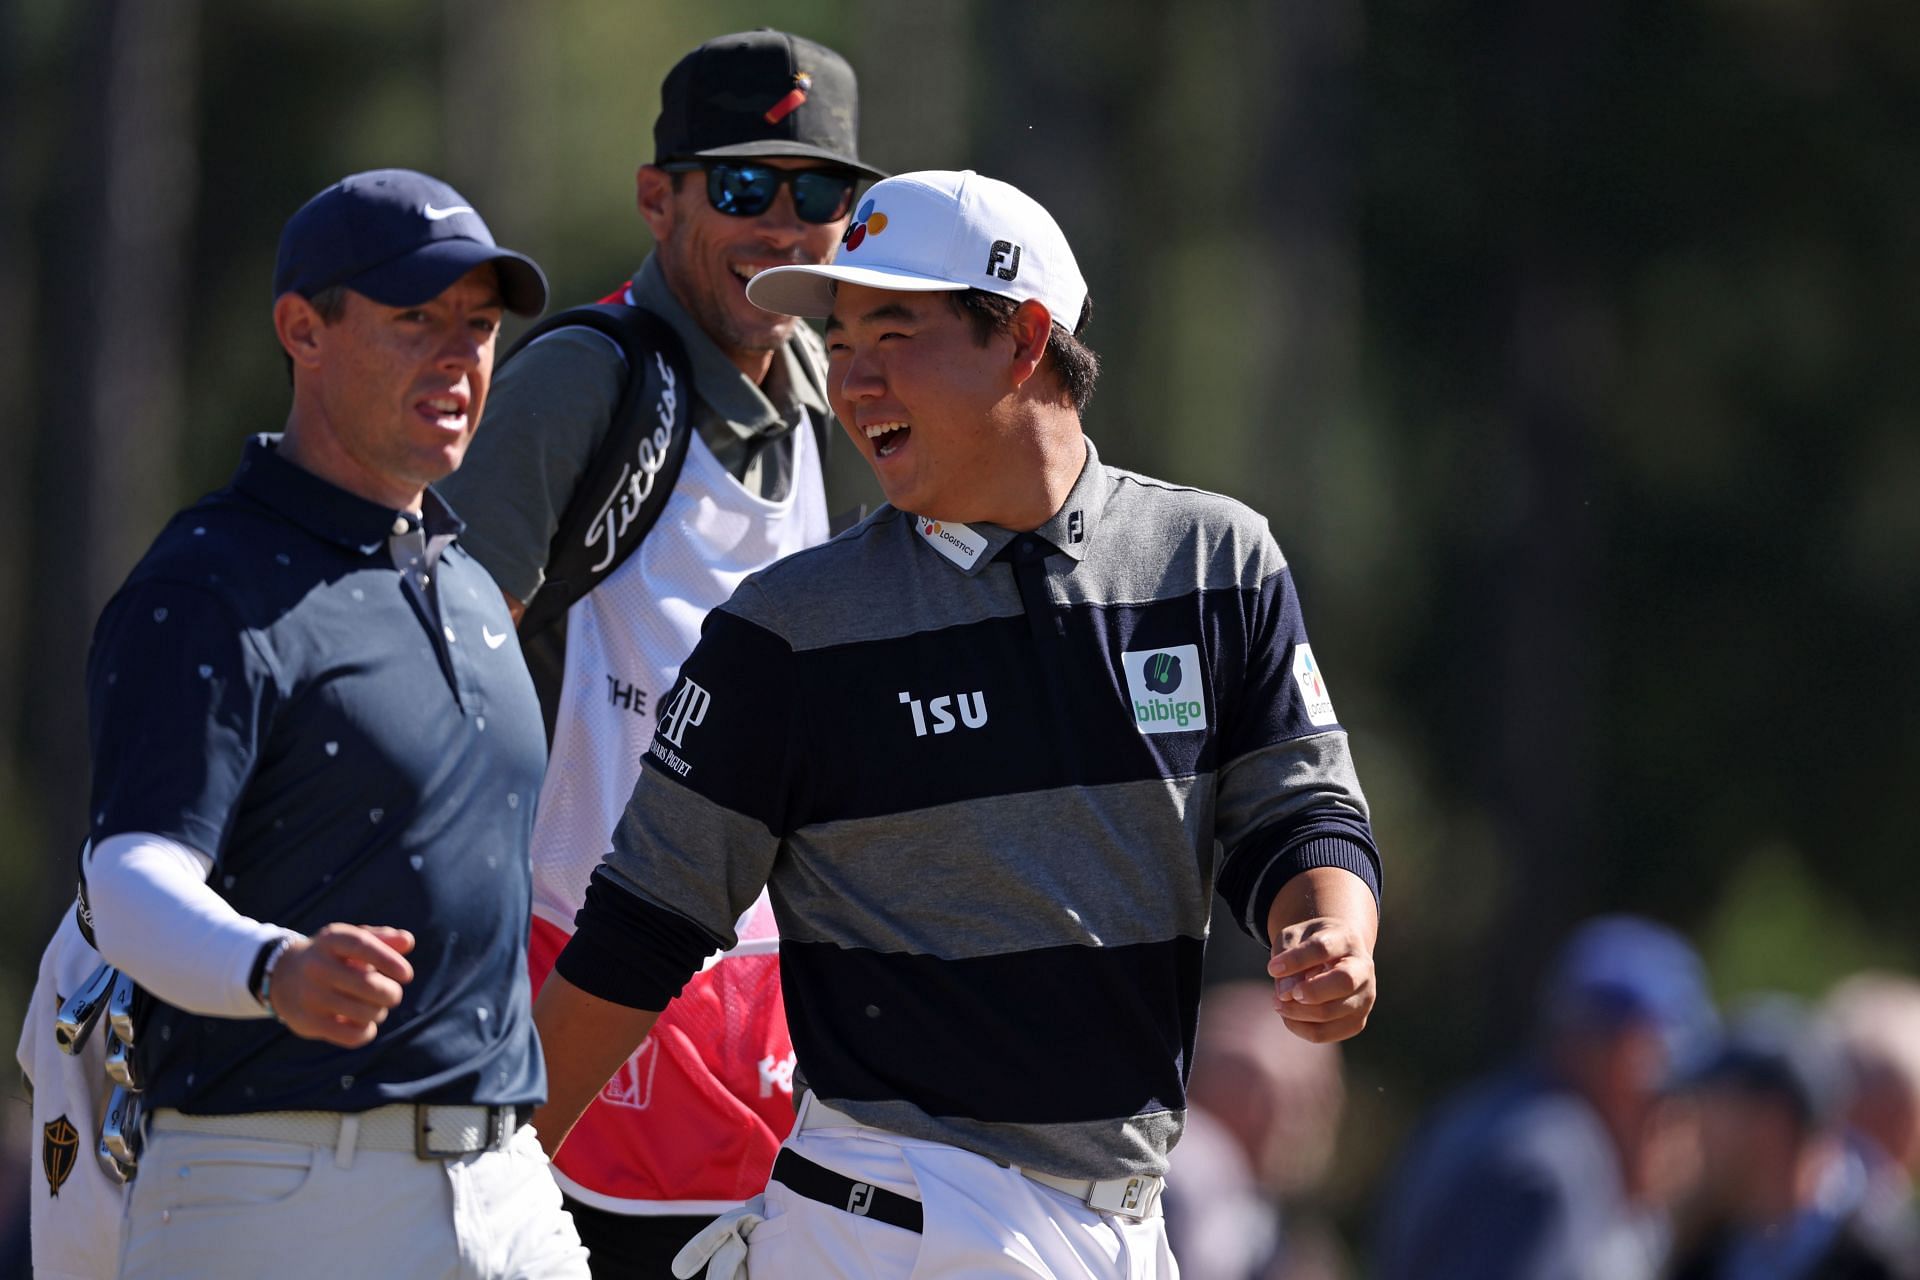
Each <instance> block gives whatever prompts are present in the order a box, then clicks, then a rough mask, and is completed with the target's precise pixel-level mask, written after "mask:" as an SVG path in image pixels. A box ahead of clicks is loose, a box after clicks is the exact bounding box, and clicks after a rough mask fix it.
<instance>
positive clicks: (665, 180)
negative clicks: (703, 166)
mask: <svg viewBox="0 0 1920 1280" xmlns="http://www.w3.org/2000/svg"><path fill="white" fill-rule="evenodd" d="M673 179H674V175H673V174H671V173H668V172H667V171H666V170H665V169H662V168H661V167H660V166H659V165H654V164H643V165H641V166H640V168H639V170H638V171H637V172H636V173H635V174H634V175H633V186H634V205H635V207H637V208H638V209H639V210H640V219H641V221H643V222H645V223H646V224H647V230H648V231H650V232H652V233H653V239H654V243H656V244H658V243H660V242H661V241H664V240H665V239H666V238H667V237H668V236H669V235H670V234H672V232H673V221H674V212H675V207H674V196H675V195H676V192H677V189H676V184H675V183H674V180H673Z"/></svg>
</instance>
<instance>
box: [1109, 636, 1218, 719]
mask: <svg viewBox="0 0 1920 1280" xmlns="http://www.w3.org/2000/svg"><path fill="white" fill-rule="evenodd" d="M1120 667H1121V669H1122V670H1123V671H1125V672H1126V675H1127V698H1128V701H1129V702H1131V703H1132V704H1133V722H1134V724H1135V725H1136V726H1138V727H1139V730H1140V732H1142V733H1192V732H1193V731H1195V730H1196V729H1204V728H1206V727H1207V695H1206V690H1205V687H1204V685H1203V683H1202V681H1201V677H1200V649H1199V646H1197V645H1191V644H1178V645H1174V646H1172V647H1171V648H1167V649H1142V650H1140V651H1138V652H1135V653H1123V654H1121V655H1120Z"/></svg>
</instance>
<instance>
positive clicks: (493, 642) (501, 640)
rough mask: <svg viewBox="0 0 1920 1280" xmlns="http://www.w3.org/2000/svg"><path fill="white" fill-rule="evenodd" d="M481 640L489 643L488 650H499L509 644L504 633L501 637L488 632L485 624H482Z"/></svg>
mask: <svg viewBox="0 0 1920 1280" xmlns="http://www.w3.org/2000/svg"><path fill="white" fill-rule="evenodd" d="M480 638H481V639H482V640H485V641H486V642H487V648H489V649H498V648H499V647H500V646H501V645H503V644H505V643H506V642H507V637H506V635H505V634H504V633H502V634H501V635H495V634H493V632H491V631H489V630H487V626H486V624H485V623H481V624H480Z"/></svg>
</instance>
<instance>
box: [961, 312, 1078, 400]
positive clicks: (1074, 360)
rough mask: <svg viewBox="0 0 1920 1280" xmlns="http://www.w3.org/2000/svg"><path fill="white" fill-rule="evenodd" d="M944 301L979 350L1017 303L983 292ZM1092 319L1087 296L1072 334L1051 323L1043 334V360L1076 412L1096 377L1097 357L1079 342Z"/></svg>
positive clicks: (1010, 316) (1010, 318)
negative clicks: (968, 328) (966, 325)
mask: <svg viewBox="0 0 1920 1280" xmlns="http://www.w3.org/2000/svg"><path fill="white" fill-rule="evenodd" d="M946 298H947V305H948V306H951V307H952V308H953V309H954V311H955V312H957V313H958V314H960V315H961V316H964V317H965V318H966V319H967V320H968V321H970V322H971V323H972V325H973V339H974V341H975V342H977V343H979V344H980V345H981V346H983V347H984V346H986V345H987V342H988V340H989V339H991V338H992V337H993V335H994V334H996V333H1005V332H1006V331H1007V329H1008V327H1009V326H1010V325H1011V324H1012V322H1013V313H1014V312H1015V311H1017V310H1019V308H1020V304H1019V302H1017V301H1016V300H1014V299H1012V298H1009V297H1007V296H1006V295H1005V294H999V293H988V292H987V291H986V290H985V289H968V290H965V291H964V292H953V293H948V294H947V295H946ZM1092 318H1093V295H1091V294H1089V295H1087V300H1086V301H1085V302H1084V303H1082V304H1081V306H1080V318H1079V319H1078V320H1076V321H1074V325H1073V332H1072V333H1068V332H1067V330H1066V327H1065V326H1063V325H1062V324H1061V323H1060V322H1059V321H1058V320H1055V321H1054V322H1053V332H1052V333H1050V334H1048V335H1047V351H1046V356H1045V359H1046V360H1048V361H1051V362H1052V364H1053V371H1054V375H1055V376H1056V377H1058V378H1059V379H1060V385H1061V386H1063V387H1065V388H1066V391H1067V395H1068V396H1069V397H1070V398H1071V399H1072V400H1073V407H1074V411H1075V412H1077V413H1084V412H1086V408H1087V401H1089V400H1091V399H1093V384H1094V382H1095V381H1096V380H1098V378H1099V377H1100V357H1099V356H1098V355H1096V354H1095V353H1094V350H1093V348H1092V347H1089V346H1088V345H1087V344H1086V343H1084V342H1082V341H1080V335H1081V334H1082V333H1085V332H1086V329H1087V321H1089V320H1091V319H1092Z"/></svg>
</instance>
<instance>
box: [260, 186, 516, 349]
mask: <svg viewBox="0 0 1920 1280" xmlns="http://www.w3.org/2000/svg"><path fill="white" fill-rule="evenodd" d="M488 262H491V263H493V264H494V266H495V268H497V270H498V271H499V274H500V292H501V294H502V296H503V297H504V298H505V299H506V304H507V309H508V310H510V311H514V312H517V313H519V314H520V315H523V316H537V315H539V314H540V312H541V311H543V310H544V309H545V308H546V305H547V278H546V276H545V275H544V274H542V273H541V271H540V268H539V266H538V265H537V264H536V263H535V262H534V260H533V259H532V258H529V257H527V256H526V255H525V254H520V253H514V252H513V251H512V250H510V249H502V248H500V247H499V246H498V245H496V244H495V243H494V242H493V233H492V232H491V231H489V230H487V224H486V223H485V222H484V221H482V220H481V218H480V215H479V214H478V213H477V212H475V211H474V207H473V206H472V205H471V204H469V203H467V199H466V197H465V196H462V195H461V194H460V193H459V192H458V191H455V190H454V189H453V188H452V187H450V186H448V185H447V184H446V183H444V182H442V181H440V180H439V179H438V178H430V177H428V176H427V175H426V174H424V173H415V172H414V171H413V170H411V169H373V170H370V171H369V172H366V173H356V174H353V175H352V176H350V177H346V178H342V179H340V181H338V182H336V183H334V184H333V185H332V186H330V187H328V188H327V189H326V190H325V191H322V192H321V193H320V194H319V195H317V196H315V197H314V198H313V199H311V200H309V201H307V202H306V203H305V204H304V205H302V206H300V211H299V212H298V213H296V214H294V215H293V217H291V218H289V219H287V225H286V228H285V229H284V230H283V231H281V233H280V254H279V257H278V259H277V260H276V261H275V263H274V267H273V296H274V297H275V298H278V297H279V296H280V295H281V294H283V293H297V294H299V295H300V296H301V297H303V298H311V297H313V296H314V295H315V294H317V293H320V292H321V291H323V290H326V289H331V288H333V287H334V286H335V285H344V286H345V287H347V288H349V289H351V290H353V291H354V292H355V293H358V294H364V295H365V296H366V297H369V298H371V299H373V300H374V301H375V302H378V303H380V304H382V305H383V306H389V307H407V306H413V305H415V304H417V303H422V302H428V301H431V300H432V299H434V298H437V297H439V296H440V294H441V293H442V292H443V291H444V290H445V289H446V288H447V286H449V285H451V284H452V283H453V282H454V281H456V280H458V279H459V278H460V277H461V276H463V275H465V274H467V272H469V271H471V270H473V269H474V268H475V267H477V266H480V265H481V264H482V263H488Z"/></svg>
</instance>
